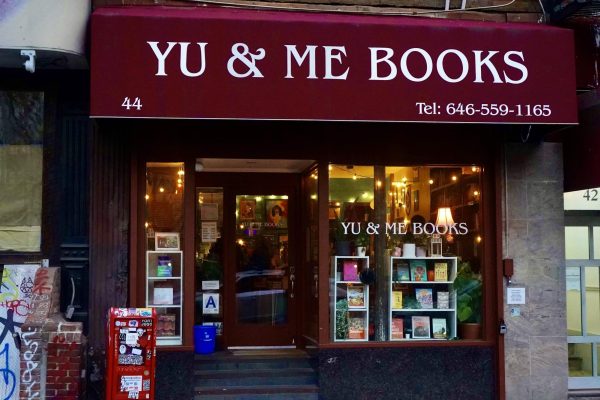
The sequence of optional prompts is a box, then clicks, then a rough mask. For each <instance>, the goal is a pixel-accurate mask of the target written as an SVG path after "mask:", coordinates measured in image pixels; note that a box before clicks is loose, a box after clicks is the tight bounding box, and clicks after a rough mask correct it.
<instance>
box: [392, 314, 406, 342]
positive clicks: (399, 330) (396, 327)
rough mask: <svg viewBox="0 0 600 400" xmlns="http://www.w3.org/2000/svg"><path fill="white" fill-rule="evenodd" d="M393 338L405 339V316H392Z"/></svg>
mask: <svg viewBox="0 0 600 400" xmlns="http://www.w3.org/2000/svg"><path fill="white" fill-rule="evenodd" d="M392 339H404V319H403V318H392Z"/></svg>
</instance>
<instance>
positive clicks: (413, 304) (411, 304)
mask: <svg viewBox="0 0 600 400" xmlns="http://www.w3.org/2000/svg"><path fill="white" fill-rule="evenodd" d="M402 308H408V309H418V308H421V303H419V301H418V300H417V299H416V298H414V297H410V296H406V297H404V298H402Z"/></svg>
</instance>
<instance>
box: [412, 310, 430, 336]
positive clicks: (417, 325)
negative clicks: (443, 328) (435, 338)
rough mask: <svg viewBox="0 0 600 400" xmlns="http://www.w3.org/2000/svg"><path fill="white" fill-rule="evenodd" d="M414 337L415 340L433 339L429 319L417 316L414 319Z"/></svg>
mask: <svg viewBox="0 0 600 400" xmlns="http://www.w3.org/2000/svg"><path fill="white" fill-rule="evenodd" d="M412 337H413V338H414V339H430V338H431V326H430V324H429V317H426V316H417V315H415V316H413V317H412Z"/></svg>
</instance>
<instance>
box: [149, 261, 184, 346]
mask: <svg viewBox="0 0 600 400" xmlns="http://www.w3.org/2000/svg"><path fill="white" fill-rule="evenodd" d="M182 265H183V252H182V251H147V252H146V306H147V307H153V308H155V309H156V314H157V318H158V325H157V330H156V343H157V344H158V345H180V344H182V336H181V331H182V326H181V323H182V318H181V311H182V308H183V295H182V283H183V281H182V279H183V274H182V271H183V269H182Z"/></svg>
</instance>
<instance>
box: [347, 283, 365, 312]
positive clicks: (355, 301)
mask: <svg viewBox="0 0 600 400" xmlns="http://www.w3.org/2000/svg"><path fill="white" fill-rule="evenodd" d="M346 297H347V299H348V308H365V287H364V286H363V285H349V286H348V287H347V288H346Z"/></svg>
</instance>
